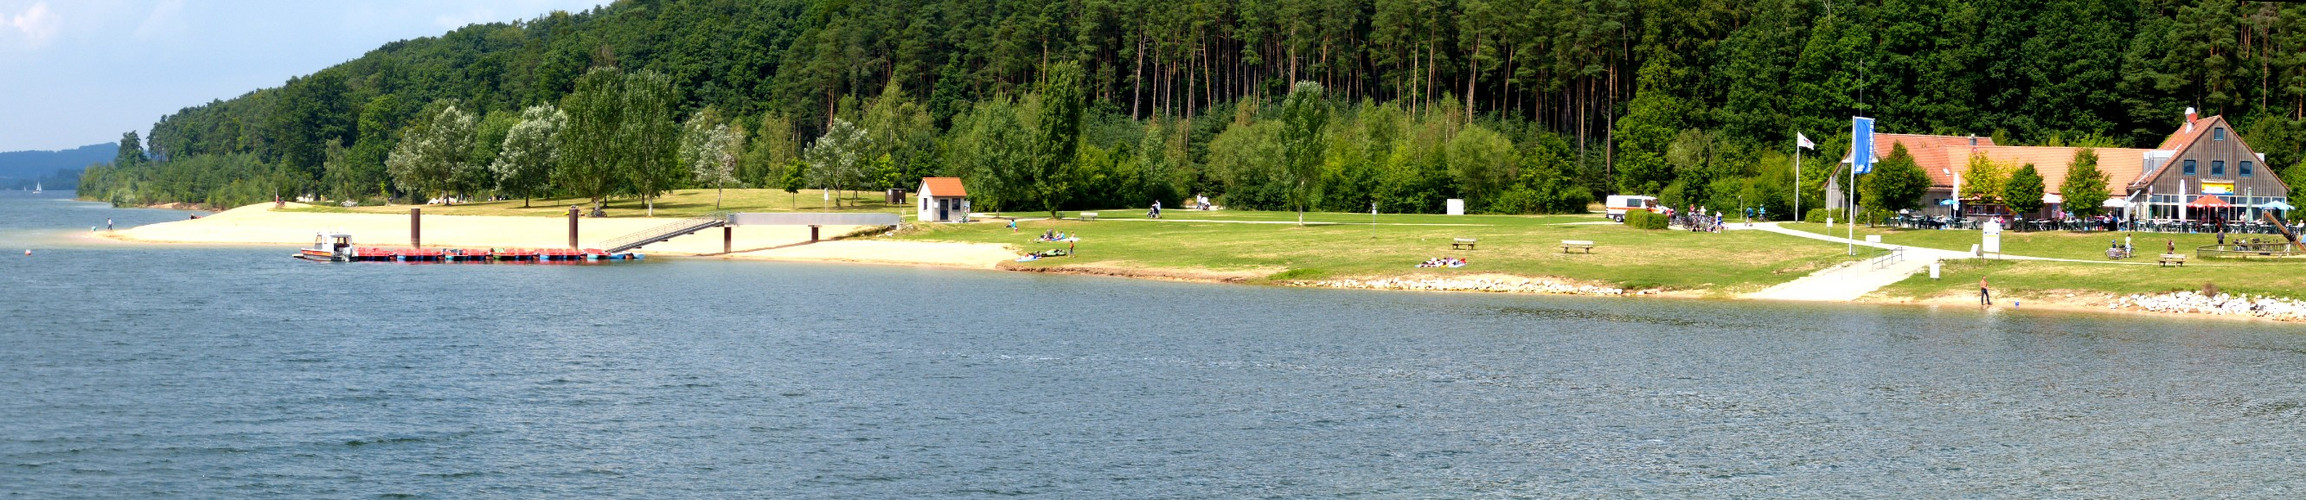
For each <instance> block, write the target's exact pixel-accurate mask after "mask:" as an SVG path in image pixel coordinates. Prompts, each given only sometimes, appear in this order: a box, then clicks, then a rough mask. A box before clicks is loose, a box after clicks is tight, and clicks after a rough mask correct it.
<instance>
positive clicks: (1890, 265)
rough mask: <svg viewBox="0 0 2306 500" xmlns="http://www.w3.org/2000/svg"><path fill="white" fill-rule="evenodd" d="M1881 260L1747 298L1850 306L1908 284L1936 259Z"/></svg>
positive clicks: (1854, 264)
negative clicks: (1896, 285) (1884, 288)
mask: <svg viewBox="0 0 2306 500" xmlns="http://www.w3.org/2000/svg"><path fill="white" fill-rule="evenodd" d="M1879 259H1881V257H1876V258H1873V259H1866V260H1861V261H1853V262H1845V263H1842V264H1841V265H1838V266H1834V267H1830V268H1826V269H1825V270H1822V271H1818V272H1815V273H1810V275H1809V276H1803V277H1802V278H1801V279H1797V280H1793V281H1788V282H1785V283H1779V284H1778V285H1777V286H1773V287H1769V288H1768V289H1765V290H1762V291H1759V292H1754V293H1751V294H1747V295H1746V298H1752V299H1764V300H1803V301H1820V302H1848V301H1852V300H1857V299H1858V297H1863V296H1865V295H1866V294H1868V293H1873V291H1874V290H1879V289H1881V288H1882V287H1885V286H1890V285H1891V284H1894V283H1897V282H1899V281H1905V279H1906V278H1908V277H1911V276H1913V275H1914V273H1917V272H1921V270H1923V269H1928V268H1929V267H1930V261H1931V260H1935V259H1926V258H1925V259H1910V260H1898V261H1895V262H1879V261H1878V260H1879Z"/></svg>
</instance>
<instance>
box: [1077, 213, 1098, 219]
mask: <svg viewBox="0 0 2306 500" xmlns="http://www.w3.org/2000/svg"><path fill="white" fill-rule="evenodd" d="M1081 220H1097V212H1081Z"/></svg>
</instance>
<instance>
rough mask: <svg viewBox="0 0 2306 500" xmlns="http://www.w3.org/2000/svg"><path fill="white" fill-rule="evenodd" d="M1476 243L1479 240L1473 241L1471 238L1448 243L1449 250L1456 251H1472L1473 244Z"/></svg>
mask: <svg viewBox="0 0 2306 500" xmlns="http://www.w3.org/2000/svg"><path fill="white" fill-rule="evenodd" d="M1478 241H1480V240H1476V239H1473V238H1457V239H1455V240H1452V241H1450V242H1449V249H1450V250H1457V249H1465V250H1472V249H1473V244H1474V243H1475V242H1478Z"/></svg>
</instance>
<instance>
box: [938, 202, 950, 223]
mask: <svg viewBox="0 0 2306 500" xmlns="http://www.w3.org/2000/svg"><path fill="white" fill-rule="evenodd" d="M952 211H953V200H952V199H950V198H938V199H937V222H944V221H948V220H953V217H952V214H951V213H950V212H952Z"/></svg>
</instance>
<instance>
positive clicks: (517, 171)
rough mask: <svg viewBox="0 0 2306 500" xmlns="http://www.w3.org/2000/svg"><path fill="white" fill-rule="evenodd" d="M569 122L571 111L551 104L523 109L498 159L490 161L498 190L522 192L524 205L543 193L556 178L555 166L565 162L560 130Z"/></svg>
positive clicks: (520, 193)
mask: <svg viewBox="0 0 2306 500" xmlns="http://www.w3.org/2000/svg"><path fill="white" fill-rule="evenodd" d="M567 124H568V114H567V113H562V112H561V111H560V109H558V108H554V107H553V106H552V105H549V104H539V105H535V106H529V107H528V108H527V109H523V110H521V112H520V123H516V124H514V125H513V126H512V130H508V131H506V132H505V136H504V143H503V145H502V146H500V147H498V148H497V156H496V161H494V162H492V163H490V164H489V170H490V171H491V172H493V173H495V174H496V188H497V190H499V191H503V192H506V193H509V194H513V195H518V196H520V197H521V202H520V206H522V207H527V206H528V203H529V198H532V197H535V196H536V195H537V194H540V193H542V192H543V191H544V190H545V189H546V188H547V187H548V186H549V185H550V184H551V182H552V171H553V168H554V167H555V166H557V165H560V163H561V154H560V145H559V140H560V131H561V129H562V128H563V127H566V126H567Z"/></svg>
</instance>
